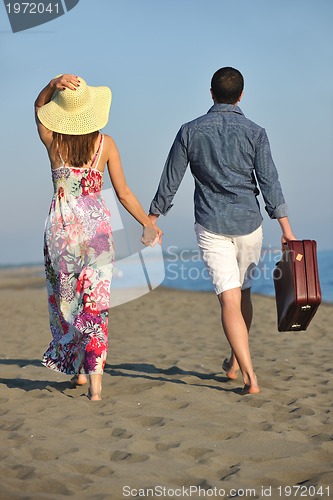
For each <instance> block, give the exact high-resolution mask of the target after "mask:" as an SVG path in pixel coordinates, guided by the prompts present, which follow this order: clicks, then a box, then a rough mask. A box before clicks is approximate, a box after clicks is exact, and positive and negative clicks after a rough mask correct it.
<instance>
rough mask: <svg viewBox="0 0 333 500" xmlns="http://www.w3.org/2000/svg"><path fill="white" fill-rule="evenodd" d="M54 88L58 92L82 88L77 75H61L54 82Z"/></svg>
mask: <svg viewBox="0 0 333 500" xmlns="http://www.w3.org/2000/svg"><path fill="white" fill-rule="evenodd" d="M52 83H53V86H54V87H55V89H57V90H65V89H70V90H76V89H77V87H79V86H80V80H79V78H78V77H77V76H75V75H67V74H65V75H60V76H57V77H56V78H54V79H53V80H52Z"/></svg>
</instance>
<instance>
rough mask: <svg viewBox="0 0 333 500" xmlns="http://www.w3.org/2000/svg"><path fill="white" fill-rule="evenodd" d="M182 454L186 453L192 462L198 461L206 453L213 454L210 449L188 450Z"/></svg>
mask: <svg viewBox="0 0 333 500" xmlns="http://www.w3.org/2000/svg"><path fill="white" fill-rule="evenodd" d="M184 453H187V454H188V455H190V456H191V457H193V458H194V460H199V459H201V458H203V457H204V455H206V454H207V453H213V450H211V449H210V448H188V449H187V450H184Z"/></svg>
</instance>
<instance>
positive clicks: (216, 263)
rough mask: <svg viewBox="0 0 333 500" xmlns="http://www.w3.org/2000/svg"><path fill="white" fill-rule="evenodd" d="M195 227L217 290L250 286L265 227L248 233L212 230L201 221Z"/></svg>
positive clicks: (219, 291)
mask: <svg viewBox="0 0 333 500" xmlns="http://www.w3.org/2000/svg"><path fill="white" fill-rule="evenodd" d="M194 227H195V232H196V235H197V241H198V245H199V248H200V250H201V256H202V259H203V261H204V263H205V265H206V267H207V269H208V272H209V275H210V277H211V280H212V282H213V285H214V288H215V292H216V294H217V295H219V294H220V293H222V292H225V291H226V290H230V289H232V288H239V287H240V288H241V289H242V290H245V289H246V288H250V287H251V282H252V276H253V273H254V271H255V269H256V267H257V265H258V262H259V258H260V252H261V246H262V227H261V226H260V227H258V229H256V230H255V231H253V233H250V234H246V235H244V236H225V235H223V234H216V233H211V232H210V231H207V229H205V228H204V227H202V226H200V224H198V223H195V225H194Z"/></svg>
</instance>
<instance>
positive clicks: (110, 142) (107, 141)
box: [104, 134, 118, 152]
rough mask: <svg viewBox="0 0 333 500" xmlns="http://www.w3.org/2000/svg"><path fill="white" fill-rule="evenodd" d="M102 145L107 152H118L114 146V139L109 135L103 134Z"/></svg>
mask: <svg viewBox="0 0 333 500" xmlns="http://www.w3.org/2000/svg"><path fill="white" fill-rule="evenodd" d="M104 145H105V149H106V150H108V151H111V152H112V151H118V148H117V145H116V143H115V141H114V139H113V138H112V137H111V136H110V135H107V134H104Z"/></svg>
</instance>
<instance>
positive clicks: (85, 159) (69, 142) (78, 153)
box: [51, 130, 99, 167]
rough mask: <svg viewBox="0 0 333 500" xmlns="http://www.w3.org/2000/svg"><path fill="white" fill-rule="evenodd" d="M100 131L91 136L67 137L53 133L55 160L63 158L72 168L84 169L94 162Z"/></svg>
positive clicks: (52, 146) (52, 145)
mask: <svg viewBox="0 0 333 500" xmlns="http://www.w3.org/2000/svg"><path fill="white" fill-rule="evenodd" d="M98 135H99V131H98V130H97V131H96V132H91V134H82V135H67V134H59V133H58V132H53V140H52V144H51V149H52V152H53V155H54V158H56V157H57V156H58V157H61V159H62V160H63V162H64V163H66V164H68V165H70V166H72V167H82V166H83V165H86V164H87V163H89V161H90V160H92V156H93V154H94V152H95V144H96V139H97V137H98Z"/></svg>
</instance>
